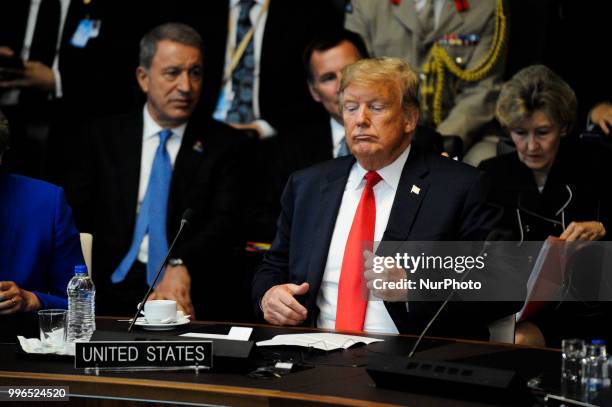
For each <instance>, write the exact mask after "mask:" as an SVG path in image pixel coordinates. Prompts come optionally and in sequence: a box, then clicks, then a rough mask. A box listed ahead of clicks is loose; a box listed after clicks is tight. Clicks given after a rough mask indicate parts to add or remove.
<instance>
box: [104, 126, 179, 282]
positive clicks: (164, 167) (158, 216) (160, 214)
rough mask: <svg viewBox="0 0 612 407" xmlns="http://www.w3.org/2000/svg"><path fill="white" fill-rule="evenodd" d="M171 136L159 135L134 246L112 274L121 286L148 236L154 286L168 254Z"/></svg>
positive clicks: (149, 267) (168, 133) (149, 277)
mask: <svg viewBox="0 0 612 407" xmlns="http://www.w3.org/2000/svg"><path fill="white" fill-rule="evenodd" d="M171 135H172V132H171V131H170V130H162V131H160V132H159V147H157V151H156V152H155V158H154V159H153V165H152V167H151V175H150V176H149V185H148V186H147V192H146V193H145V197H144V200H143V201H142V205H141V206H140V211H139V212H138V218H137V219H136V226H135V228H134V238H133V240H132V246H130V250H129V251H128V253H127V255H126V256H125V257H124V259H123V260H122V261H121V263H120V264H119V267H117V270H115V272H114V273H113V274H112V276H111V281H112V282H113V283H120V282H121V281H123V280H124V279H125V276H126V275H127V273H128V271H130V268H131V267H132V265H133V264H134V261H136V258H137V256H138V251H139V249H140V245H141V243H142V239H143V238H144V236H145V235H146V234H147V233H148V235H149V253H148V255H149V260H148V262H147V283H148V284H149V285H151V284H152V283H153V279H154V278H155V273H157V269H158V268H159V266H160V264H161V262H162V261H163V260H164V256H165V255H166V252H167V251H168V240H167V236H166V214H167V210H168V193H169V191H170V180H171V178H172V162H171V161H170V155H169V154H168V150H166V143H167V142H168V139H169V138H170V136H171Z"/></svg>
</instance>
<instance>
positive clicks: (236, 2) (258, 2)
mask: <svg viewBox="0 0 612 407" xmlns="http://www.w3.org/2000/svg"><path fill="white" fill-rule="evenodd" d="M254 2H255V4H254V5H253V6H255V5H263V3H264V0H254ZM239 5H240V0H231V1H230V7H237V6H239Z"/></svg>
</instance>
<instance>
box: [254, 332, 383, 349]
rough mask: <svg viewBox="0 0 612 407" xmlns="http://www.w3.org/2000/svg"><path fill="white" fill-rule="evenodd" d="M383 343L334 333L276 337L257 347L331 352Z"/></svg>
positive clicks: (260, 343) (258, 344)
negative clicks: (360, 345)
mask: <svg viewBox="0 0 612 407" xmlns="http://www.w3.org/2000/svg"><path fill="white" fill-rule="evenodd" d="M382 341H383V340H382V339H376V338H368V337H366V336H357V335H342V334H334V333H311V334H289V335H276V336H275V337H274V338H272V339H270V340H267V341H261V342H257V346H278V345H289V346H302V347H304V348H316V349H321V350H325V351H329V350H336V349H348V348H350V347H351V346H353V345H355V344H357V343H365V344H366V345H369V344H371V343H374V342H382Z"/></svg>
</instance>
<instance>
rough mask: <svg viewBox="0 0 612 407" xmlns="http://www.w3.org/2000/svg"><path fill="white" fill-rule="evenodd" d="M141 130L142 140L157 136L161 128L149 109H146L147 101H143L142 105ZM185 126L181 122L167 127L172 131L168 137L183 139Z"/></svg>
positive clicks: (185, 124)
mask: <svg viewBox="0 0 612 407" xmlns="http://www.w3.org/2000/svg"><path fill="white" fill-rule="evenodd" d="M142 123H143V131H142V137H143V140H147V139H150V138H153V137H155V136H157V134H158V133H159V132H160V131H162V130H163V127H161V126H160V125H159V124H157V122H156V121H155V120H154V119H153V117H151V114H150V113H149V109H147V103H145V105H144V107H143V122H142ZM186 128H187V123H183V124H181V125H180V126H177V127H173V128H171V129H168V130H170V131H171V132H172V136H171V137H170V138H175V137H178V139H179V140H182V139H183V134H185V129H186Z"/></svg>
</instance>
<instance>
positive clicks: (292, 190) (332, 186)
mask: <svg viewBox="0 0 612 407" xmlns="http://www.w3.org/2000/svg"><path fill="white" fill-rule="evenodd" d="M354 163H355V159H354V158H353V157H344V158H340V159H336V160H333V161H327V162H324V163H321V164H319V165H316V166H314V167H311V168H308V169H306V170H303V171H299V172H297V173H295V174H293V175H292V176H291V177H290V179H289V181H288V183H287V186H286V188H285V192H284V193H283V198H282V211H281V215H280V218H279V220H278V232H277V235H276V238H275V240H274V243H273V244H272V248H271V249H270V251H269V252H268V253H267V255H266V257H265V259H264V263H263V265H262V266H261V267H260V269H259V270H258V273H257V274H256V276H255V279H254V281H253V300H254V302H255V307H256V308H255V309H256V312H259V315H260V316H261V311H260V310H259V302H260V300H261V298H262V297H263V295H264V293H265V292H266V291H267V290H268V289H269V288H271V287H272V286H274V285H278V284H285V283H296V284H301V283H303V282H308V283H309V284H310V290H309V292H308V293H307V294H306V295H304V296H303V298H300V299H299V301H300V302H301V303H302V304H303V305H304V306H305V307H306V308H307V309H308V311H309V318H310V319H309V321H308V322H309V323H311V324H312V323H314V321H315V320H316V314H317V309H316V298H317V294H318V291H319V288H320V284H321V279H322V276H323V272H324V269H325V264H326V261H327V255H328V250H329V244H330V241H331V238H332V234H333V230H334V225H335V222H336V217H337V214H338V210H339V208H340V204H341V201H342V196H343V193H344V188H345V185H346V181H347V179H348V175H349V172H350V169H351V167H352V166H353V164H354ZM481 178H482V174H481V173H480V172H478V171H477V170H476V169H474V168H472V167H469V166H467V165H464V164H462V163H457V162H455V161H452V160H450V159H447V158H443V157H440V156H439V155H438V154H435V153H434V154H424V153H422V152H420V151H419V150H418V148H413V149H412V150H411V152H410V155H409V157H408V160H407V162H406V165H405V166H404V169H403V171H402V175H401V178H400V182H399V185H398V190H397V193H396V196H395V201H394V203H393V207H392V209H391V214H390V217H389V221H388V224H387V229H386V231H385V233H384V236H383V239H382V240H383V241H407V240H420V241H437V240H485V238H486V237H487V235H488V234H489V232H490V231H491V230H492V228H493V226H494V224H495V222H496V219H497V211H496V210H495V209H493V208H492V207H490V206H488V205H487V204H486V203H485V201H484V196H485V191H484V187H483V183H482V179H481ZM449 180H452V182H449ZM413 185H416V186H417V187H419V188H420V191H421V192H420V193H419V194H418V195H417V194H413V193H411V189H412V186H413ZM438 305H439V304H438V303H425V302H411V303H410V305H409V306H410V312H409V313H407V312H406V308H405V304H404V303H393V304H390V303H386V306H387V309H388V310H389V313H390V315H391V316H392V318H393V320H394V321H395V324H396V326H397V327H398V329H399V331H400V332H402V333H418V332H419V331H420V330H421V329H422V328H423V327H424V326H425V324H426V323H427V321H428V319H429V318H431V316H433V314H434V312H435V310H436V308H437V306H438ZM475 309H478V312H474V310H475ZM475 309H474V308H472V306H470V305H469V304H465V303H457V304H452V305H451V304H449V308H448V309H447V310H445V312H443V313H442V314H441V315H440V319H439V320H438V321H437V322H436V324H434V326H433V329H432V331H431V334H432V335H443V336H466V337H488V331H487V329H486V323H487V322H490V321H491V320H493V319H495V318H496V317H498V316H500V314H498V312H499V310H498V309H496V307H482V306H478V305H477V308H475ZM257 310H259V311H257ZM508 313H509V312H508Z"/></svg>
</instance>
